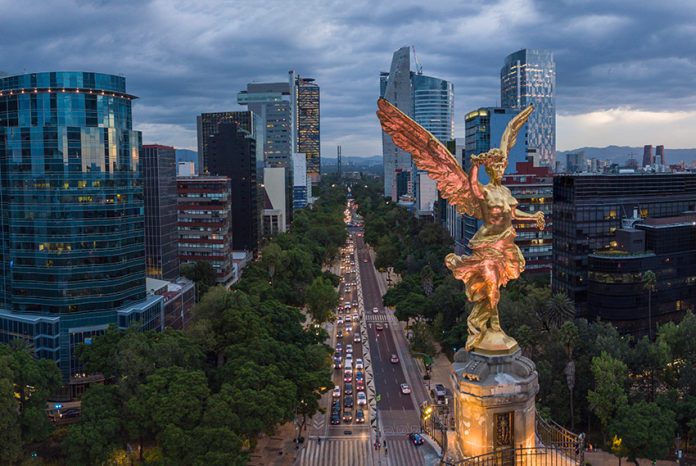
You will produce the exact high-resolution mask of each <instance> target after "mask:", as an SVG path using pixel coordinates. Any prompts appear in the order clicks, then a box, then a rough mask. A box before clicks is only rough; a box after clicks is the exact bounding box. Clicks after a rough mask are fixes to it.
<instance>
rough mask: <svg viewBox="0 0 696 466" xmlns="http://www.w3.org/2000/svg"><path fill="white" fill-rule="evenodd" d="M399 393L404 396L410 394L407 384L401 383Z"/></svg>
mask: <svg viewBox="0 0 696 466" xmlns="http://www.w3.org/2000/svg"><path fill="white" fill-rule="evenodd" d="M401 393H403V394H404V395H408V394H409V393H411V387H409V386H408V384H407V383H402V384H401Z"/></svg>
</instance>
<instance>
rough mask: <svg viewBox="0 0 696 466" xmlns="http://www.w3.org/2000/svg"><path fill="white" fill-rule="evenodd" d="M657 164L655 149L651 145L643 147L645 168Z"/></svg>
mask: <svg viewBox="0 0 696 466" xmlns="http://www.w3.org/2000/svg"><path fill="white" fill-rule="evenodd" d="M653 163H655V158H654V157H653V147H652V145H650V144H646V145H644V146H643V165H642V166H643V167H649V166H651V165H652V164H653Z"/></svg>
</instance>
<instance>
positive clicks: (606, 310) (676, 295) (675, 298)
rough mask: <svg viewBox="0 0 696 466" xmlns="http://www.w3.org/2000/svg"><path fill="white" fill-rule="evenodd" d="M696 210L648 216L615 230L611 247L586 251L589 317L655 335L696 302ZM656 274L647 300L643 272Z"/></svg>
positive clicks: (623, 329)
mask: <svg viewBox="0 0 696 466" xmlns="http://www.w3.org/2000/svg"><path fill="white" fill-rule="evenodd" d="M694 257H696V215H694V214H693V213H689V214H685V215H679V216H676V217H664V218H646V219H644V220H641V221H639V222H636V223H635V224H634V225H633V226H632V227H627V228H624V229H619V230H617V231H616V239H615V242H614V243H613V244H612V248H611V250H609V251H606V252H604V251H596V252H594V253H592V254H590V255H589V256H588V285H587V304H588V306H587V308H588V311H587V317H588V319H591V320H596V319H601V320H603V321H605V322H611V323H612V324H614V325H615V326H616V327H617V328H618V329H619V331H620V332H621V333H630V334H633V335H635V336H637V337H642V336H644V335H650V336H652V337H655V336H656V335H657V327H658V325H662V324H665V323H667V322H678V321H680V320H681V318H682V317H683V316H684V314H685V313H686V311H692V312H693V311H694V308H695V307H696V279H694V277H696V261H694ZM648 270H650V271H652V272H653V273H654V274H655V277H656V282H655V290H654V292H653V293H652V303H650V306H649V303H648V299H649V297H648V290H647V289H646V287H645V279H644V273H645V272H646V271H648Z"/></svg>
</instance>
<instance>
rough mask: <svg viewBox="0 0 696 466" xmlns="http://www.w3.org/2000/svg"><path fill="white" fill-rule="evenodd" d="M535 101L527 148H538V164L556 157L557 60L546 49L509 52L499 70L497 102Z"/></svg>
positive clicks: (521, 105)
mask: <svg viewBox="0 0 696 466" xmlns="http://www.w3.org/2000/svg"><path fill="white" fill-rule="evenodd" d="M529 104H533V105H534V112H533V113H532V114H531V116H530V117H529V121H528V122H527V124H528V126H529V127H528V129H527V148H529V149H537V151H538V154H539V163H540V165H547V166H549V167H553V166H554V162H555V159H556V64H555V62H554V59H553V54H552V53H551V52H550V51H548V50H534V49H522V50H518V51H517V52H515V53H512V54H510V55H508V56H507V57H506V58H505V63H504V65H503V67H502V69H501V70H500V106H501V107H511V108H516V109H523V108H525V107H526V106H527V105H529Z"/></svg>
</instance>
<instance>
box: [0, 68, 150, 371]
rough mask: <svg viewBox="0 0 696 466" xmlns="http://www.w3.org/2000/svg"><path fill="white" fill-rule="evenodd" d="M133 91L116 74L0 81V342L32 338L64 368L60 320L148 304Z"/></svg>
mask: <svg viewBox="0 0 696 466" xmlns="http://www.w3.org/2000/svg"><path fill="white" fill-rule="evenodd" d="M133 98H134V97H133V96H131V95H128V94H127V93H126V83H125V78H123V77H120V76H112V75H106V74H99V73H84V72H52V73H34V74H26V75H20V76H11V77H6V78H0V222H1V224H0V307H1V308H2V309H3V312H2V314H0V342H3V341H5V342H6V341H8V340H11V339H12V338H17V337H24V338H27V339H33V340H34V344H35V347H36V350H37V352H38V354H39V355H40V356H43V357H49V356H52V359H55V360H57V361H60V362H61V368H62V369H63V370H64V373H65V374H67V373H69V372H68V370H69V367H70V366H68V365H64V362H65V363H66V364H67V362H66V361H67V359H66V358H61V357H60V351H61V349H60V347H61V346H62V347H63V351H66V350H67V351H71V348H72V346H71V345H70V344H69V343H70V341H72V340H73V339H74V337H69V336H68V334H67V333H65V331H66V330H67V329H65V328H64V327H65V323H66V322H68V321H69V322H70V326H71V330H74V331H73V332H72V333H71V334H72V335H78V334H80V333H81V332H80V330H79V327H81V324H80V322H81V320H84V321H85V324H87V326H88V327H89V328H90V329H101V330H100V331H103V328H105V326H106V325H108V324H109V323H117V319H116V312H117V311H118V312H121V311H123V310H124V309H131V308H132V307H133V306H134V305H135V306H136V307H141V303H143V302H145V301H147V300H146V289H145V247H144V204H143V186H142V176H141V174H140V159H139V157H140V149H141V135H140V132H138V131H133V129H132V119H131V101H132V99H133ZM155 301H157V302H153V303H151V304H152V305H154V306H155V307H158V306H159V307H161V304H159V300H155ZM68 316H70V317H69V318H68ZM56 318H57V319H56ZM13 319H14V320H15V321H16V322H20V323H22V325H24V326H25V327H23V328H19V327H16V326H15V325H14V324H11V323H9V322H10V321H11V320H13ZM138 320H139V321H140V322H143V323H147V322H146V321H147V320H148V319H146V318H139V319H138ZM32 322H33V323H32ZM49 324H50V325H49ZM45 325H49V327H50V330H51V331H47V330H46V329H44V328H43V327H42V326H45ZM56 325H57V327H55V326H56ZM37 326H38V327H37ZM102 327H103V328H102ZM44 330H46V331H44ZM25 332H28V333H25ZM37 332H38V333H37ZM39 335H42V336H39ZM57 335H62V336H57ZM37 338H38V339H39V340H38V341H37ZM41 338H44V339H46V340H45V341H43V340H41ZM56 339H60V340H61V342H60V344H57V341H56ZM41 351H50V352H52V353H51V354H50V355H49V354H47V353H42V352H41Z"/></svg>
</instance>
